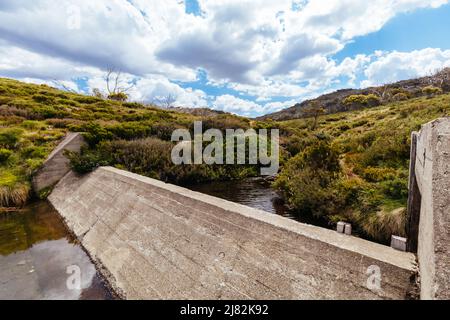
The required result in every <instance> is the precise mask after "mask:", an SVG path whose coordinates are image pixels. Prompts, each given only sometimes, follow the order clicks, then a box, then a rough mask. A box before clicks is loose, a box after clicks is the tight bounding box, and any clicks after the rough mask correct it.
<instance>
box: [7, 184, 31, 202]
mask: <svg viewBox="0 0 450 320" xmlns="http://www.w3.org/2000/svg"><path fill="white" fill-rule="evenodd" d="M30 190H31V188H30V186H29V185H28V184H26V183H18V184H16V185H14V186H12V187H10V186H0V207H22V206H24V205H25V204H26V202H27V200H28V198H29V196H30Z"/></svg>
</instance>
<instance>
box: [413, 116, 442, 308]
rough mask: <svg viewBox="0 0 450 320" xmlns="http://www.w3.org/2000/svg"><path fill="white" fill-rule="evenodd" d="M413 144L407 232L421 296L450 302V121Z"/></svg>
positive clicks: (429, 127)
mask: <svg viewBox="0 0 450 320" xmlns="http://www.w3.org/2000/svg"><path fill="white" fill-rule="evenodd" d="M412 140H413V144H412V152H411V154H412V158H411V172H410V184H409V185H410V197H409V208H408V221H409V225H408V228H407V229H408V237H409V238H410V240H409V248H410V250H411V251H414V249H416V248H417V256H418V260H419V266H420V281H421V295H420V296H421V298H422V299H450V118H448V117H447V118H441V119H438V120H435V121H433V122H430V123H428V124H426V125H424V126H423V127H422V130H421V131H420V132H419V133H413V138H412Z"/></svg>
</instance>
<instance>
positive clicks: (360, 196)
mask: <svg viewBox="0 0 450 320" xmlns="http://www.w3.org/2000/svg"><path fill="white" fill-rule="evenodd" d="M399 93H400V92H397V93H396V94H399ZM399 100H401V101H397V102H393V103H389V104H387V105H383V106H378V107H373V108H369V107H367V108H365V109H362V110H357V111H351V112H343V113H337V114H332V115H325V116H321V117H320V118H319V121H317V119H314V118H308V119H298V120H289V121H284V122H279V123H278V124H279V126H280V127H281V128H282V129H283V132H285V135H284V137H283V147H284V149H285V150H286V151H287V152H288V156H287V159H288V160H287V163H286V165H285V166H284V168H283V169H282V170H281V174H280V175H279V176H278V178H277V180H276V182H275V187H277V188H278V189H280V190H281V191H282V193H283V194H284V196H285V198H286V201H287V202H288V204H289V205H290V206H291V207H292V209H293V210H294V211H296V212H297V214H298V215H314V216H315V217H318V218H320V219H325V220H326V221H327V222H328V223H330V224H334V223H336V222H337V221H341V220H343V221H347V222H350V223H352V224H353V226H354V228H355V230H356V232H358V233H359V234H361V235H362V236H365V237H368V238H370V239H374V240H377V241H380V242H384V243H387V242H388V241H389V238H390V236H391V235H392V234H396V235H404V226H405V221H404V219H405V211H406V202H407V196H408V190H407V182H408V174H409V173H408V167H409V156H410V136H411V132H412V131H417V130H420V127H421V125H422V124H424V123H427V122H429V121H432V120H434V119H436V118H439V117H443V116H448V115H449V114H450V95H449V94H444V95H436V96H434V97H432V98H429V97H420V98H413V99H406V100H404V99H399ZM313 122H317V124H316V129H315V130H311V128H312V125H311V123H313Z"/></svg>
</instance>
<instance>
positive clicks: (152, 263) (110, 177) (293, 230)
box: [49, 167, 416, 299]
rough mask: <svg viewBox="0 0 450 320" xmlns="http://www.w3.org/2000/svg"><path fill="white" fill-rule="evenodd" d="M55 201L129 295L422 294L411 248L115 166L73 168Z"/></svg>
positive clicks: (396, 296) (376, 296)
mask: <svg viewBox="0 0 450 320" xmlns="http://www.w3.org/2000/svg"><path fill="white" fill-rule="evenodd" d="M49 201H50V202H51V203H52V204H53V206H54V207H55V208H56V209H57V210H58V211H59V212H60V214H61V215H62V217H63V218H64V219H65V221H66V223H67V225H68V226H69V227H70V228H71V229H72V230H73V231H74V233H75V234H76V236H77V237H78V238H79V239H80V241H81V243H82V245H83V246H84V247H85V249H86V250H87V251H88V252H89V254H90V255H91V257H92V259H93V260H94V262H95V263H97V265H98V266H99V268H100V270H101V272H103V274H104V275H105V276H106V278H107V279H108V280H109V282H110V284H111V285H112V286H113V287H114V288H115V290H116V291H117V292H118V293H120V294H121V295H122V296H123V297H124V298H128V299H405V298H407V297H409V296H410V295H412V294H413V293H414V292H413V286H412V283H413V282H414V278H415V274H416V269H415V256H414V255H413V254H411V253H405V252H400V251H395V250H393V249H391V248H389V247H386V246H382V245H379V244H376V243H372V242H368V241H365V240H362V239H359V238H355V237H351V236H346V235H342V234H338V233H337V232H334V231H331V230H326V229H322V228H318V227H314V226H310V225H305V224H301V223H298V222H295V221H293V220H289V219H287V218H283V217H280V216H276V215H272V214H270V213H266V212H263V211H259V210H256V209H252V208H249V207H246V206H242V205H238V204H235V203H231V202H228V201H225V200H221V199H217V198H214V197H211V196H207V195H203V194H200V193H196V192H192V191H189V190H187V189H183V188H180V187H177V186H173V185H169V184H165V183H162V182H160V181H157V180H153V179H149V178H146V177H142V176H139V175H135V174H132V173H129V172H125V171H121V170H117V169H114V168H109V167H105V168H99V169H97V170H96V171H95V172H93V173H91V174H90V175H86V176H83V177H78V176H77V175H75V174H74V173H69V174H68V175H66V176H65V177H64V178H63V179H62V180H61V181H60V183H59V184H58V185H57V186H56V188H55V189H54V191H53V192H52V194H51V195H50V197H49ZM378 270H379V271H380V276H381V283H380V285H381V286H380V287H379V288H377V287H376V282H377V281H376V279H377V275H376V272H377V271H378ZM373 272H374V273H375V275H374V274H373ZM371 275H372V277H371V278H370V276H371ZM368 283H369V284H372V285H369V286H367V284H368ZM374 285H375V286H374Z"/></svg>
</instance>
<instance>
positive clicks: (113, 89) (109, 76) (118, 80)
mask: <svg viewBox="0 0 450 320" xmlns="http://www.w3.org/2000/svg"><path fill="white" fill-rule="evenodd" d="M122 76H123V74H122V72H121V71H120V70H119V71H116V70H115V68H108V70H107V72H106V76H105V81H106V90H108V99H110V100H117V101H126V100H127V99H128V94H127V92H128V91H129V90H131V89H132V88H133V87H134V86H135V84H134V83H132V84H129V83H126V85H125V84H124V81H123V79H122Z"/></svg>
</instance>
